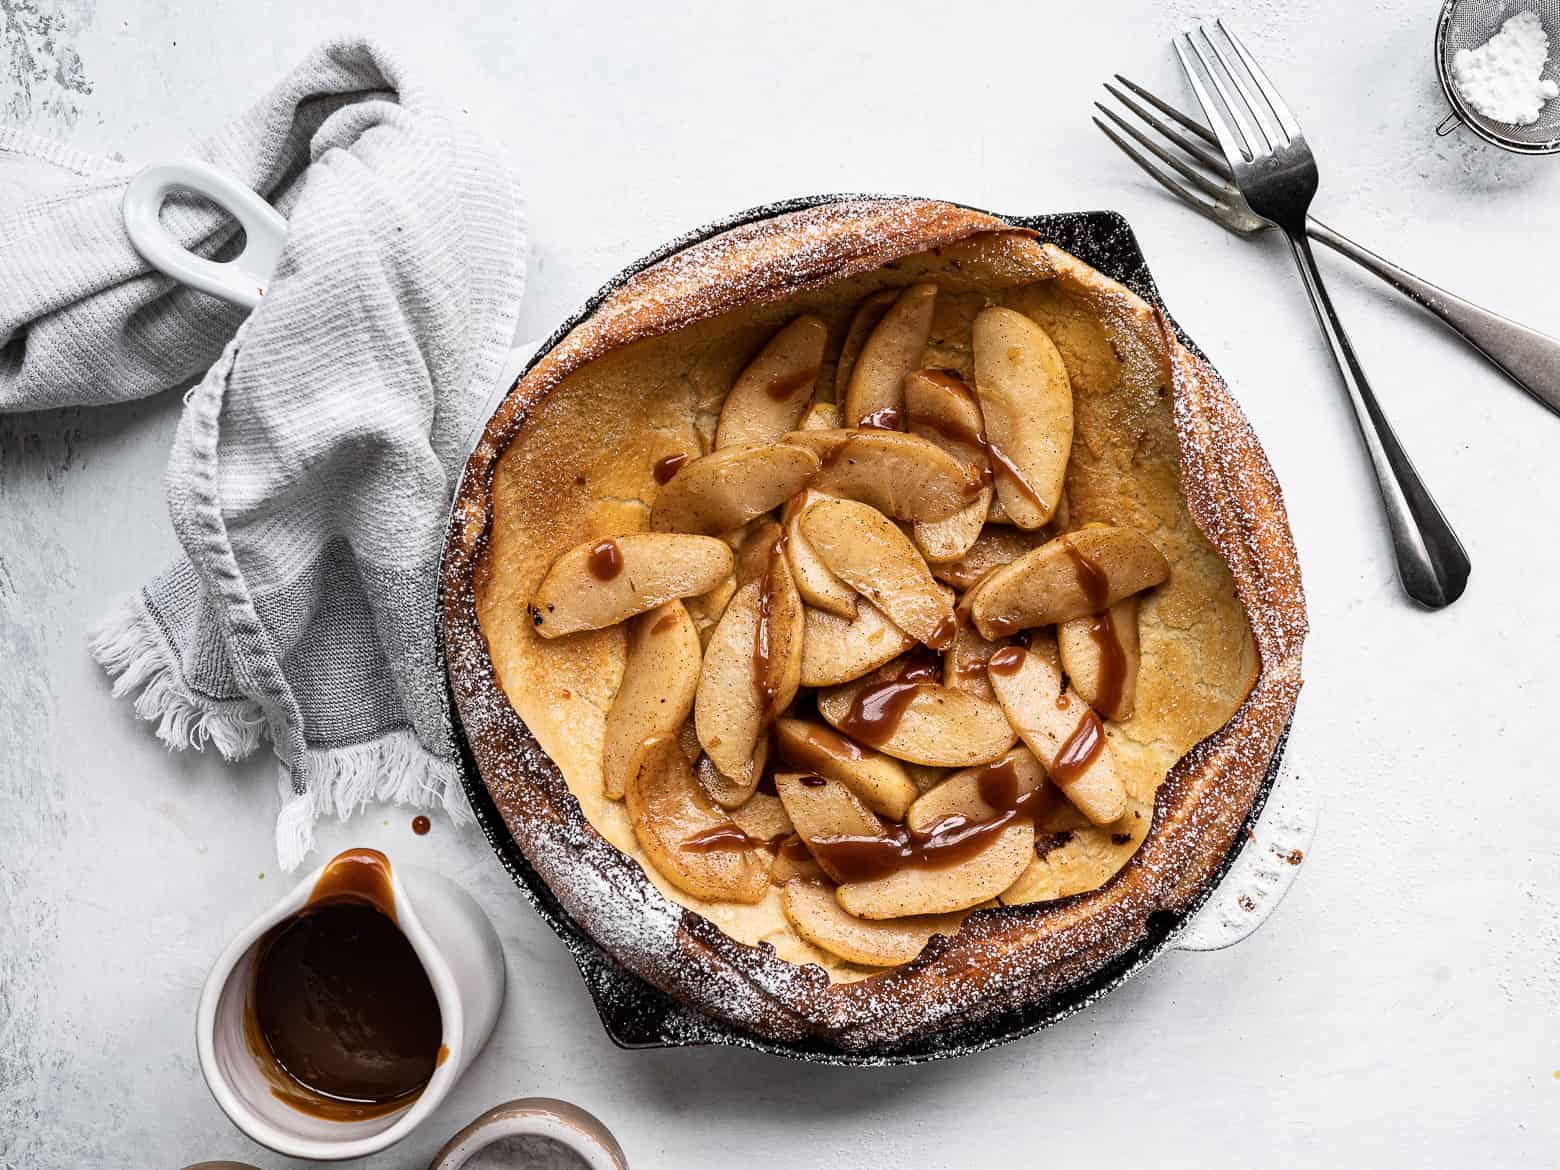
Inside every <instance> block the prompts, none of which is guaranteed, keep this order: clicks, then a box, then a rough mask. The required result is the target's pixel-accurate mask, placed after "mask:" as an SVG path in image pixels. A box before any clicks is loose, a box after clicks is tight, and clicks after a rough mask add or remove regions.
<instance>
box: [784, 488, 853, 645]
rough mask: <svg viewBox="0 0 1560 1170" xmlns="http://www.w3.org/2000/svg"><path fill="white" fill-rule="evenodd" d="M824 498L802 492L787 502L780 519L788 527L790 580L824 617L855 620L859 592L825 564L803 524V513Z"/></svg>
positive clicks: (803, 598)
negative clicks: (794, 582) (829, 615)
mask: <svg viewBox="0 0 1560 1170" xmlns="http://www.w3.org/2000/svg"><path fill="white" fill-rule="evenodd" d="M823 498H824V497H823V496H821V495H820V494H819V493H817V492H814V491H803V492H800V493H798V494H797V495H794V496H792V497H791V498H790V499H789V500H788V501H786V505H785V511H784V512H783V513H782V515H781V519H782V521H783V523H784V524H785V539H786V545H785V555H786V556H787V557H788V558H790V561H791V576H792V577H794V578H795V579H796V589H797V592H798V593H800V594H801V595H802V600H803V601H805V602H806V603H807V604H808V605H813V606H817V607H818V608H819V609H821V610H823V611H824V612H825V613H832V614H834V615H835V616H836V617H842V618H847V619H849V618H853V617H855V616H856V591H855V590H854V589H852V588H851V587H850V586H849V585H847V584H845V582H843V581H841V580H840V579H839V578H838V577H837V576H835V574H834V571H833V570H832V569H830V568H829V566H828V565H826V564H824V563H823V559H822V558H821V557H819V556H818V553H817V550H815V549H814V548H813V546H812V542H811V541H809V540H808V539H807V534H806V533H804V532H803V531H802V526H801V523H800V522H801V518H802V513H803V512H805V511H806V510H807V509H808V507H809V506H811V505H812V504H815V503H817V502H818V501H819V500H821V499H823Z"/></svg>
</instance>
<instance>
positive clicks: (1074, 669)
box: [1056, 596, 1139, 722]
mask: <svg viewBox="0 0 1560 1170" xmlns="http://www.w3.org/2000/svg"><path fill="white" fill-rule="evenodd" d="M1056 642H1057V646H1058V647H1059V648H1060V650H1061V652H1062V669H1063V670H1065V671H1066V672H1067V678H1068V680H1069V681H1070V682H1071V683H1072V685H1073V686H1074V687H1075V688H1077V691H1078V693H1079V694H1080V695H1082V696H1083V699H1084V701H1085V702H1086V703H1088V704H1089V706H1091V707H1093V708H1094V709H1095V710H1096V711H1098V712H1099V713H1100V714H1101V715H1103V716H1105V718H1107V719H1114V720H1117V721H1118V722H1119V721H1120V720H1123V719H1130V718H1131V717H1132V709H1133V707H1134V705H1135V704H1136V702H1137V676H1138V660H1139V652H1138V599H1137V598H1136V597H1135V596H1134V597H1126V598H1123V599H1122V600H1120V601H1118V602H1116V604H1115V605H1113V606H1111V607H1110V608H1109V609H1108V610H1106V611H1105V612H1104V613H1103V614H1093V615H1091V616H1089V617H1076V618H1071V619H1069V620H1068V621H1065V622H1062V623H1061V624H1060V625H1059V626H1057V627H1056Z"/></svg>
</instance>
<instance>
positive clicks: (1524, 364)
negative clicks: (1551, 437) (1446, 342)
mask: <svg viewBox="0 0 1560 1170" xmlns="http://www.w3.org/2000/svg"><path fill="white" fill-rule="evenodd" d="M1306 231H1307V232H1308V234H1309V235H1310V236H1311V237H1312V238H1313V239H1315V240H1317V241H1318V242H1320V243H1323V244H1326V245H1327V246H1328V247H1329V248H1331V249H1332V250H1333V251H1335V252H1338V253H1340V254H1342V255H1344V256H1347V257H1348V258H1349V259H1350V260H1353V261H1354V262H1355V263H1356V264H1358V265H1359V266H1360V267H1362V268H1364V269H1366V270H1367V271H1369V272H1373V273H1375V274H1376V275H1377V276H1379V277H1381V279H1382V280H1384V281H1386V282H1387V283H1388V284H1390V285H1391V286H1392V287H1393V288H1395V289H1397V290H1398V292H1400V293H1402V294H1403V295H1404V296H1406V297H1407V298H1408V299H1409V300H1411V301H1413V302H1414V303H1415V304H1417V305H1419V306H1421V307H1422V308H1424V309H1425V310H1426V311H1428V312H1430V313H1433V314H1434V315H1435V316H1437V317H1439V318H1440V319H1441V320H1442V321H1443V322H1445V323H1446V324H1447V325H1448V326H1450V327H1451V328H1452V329H1453V330H1454V331H1455V332H1456V333H1457V334H1458V335H1459V336H1461V337H1462V339H1463V340H1464V341H1466V342H1467V343H1468V344H1469V345H1471V346H1473V348H1474V349H1476V350H1478V351H1479V352H1480V353H1482V354H1483V355H1484V356H1485V357H1487V358H1488V359H1489V360H1490V361H1491V362H1493V363H1494V364H1495V366H1496V368H1497V369H1499V370H1500V371H1501V372H1502V373H1503V374H1505V375H1506V376H1507V377H1508V378H1510V379H1511V380H1512V381H1513V382H1515V383H1516V384H1517V385H1518V386H1520V387H1522V389H1524V390H1526V391H1527V392H1528V393H1529V394H1531V395H1532V396H1533V397H1534V398H1536V399H1538V401H1539V402H1541V403H1543V404H1544V405H1545V406H1547V407H1548V408H1549V409H1550V410H1552V411H1554V412H1555V413H1556V414H1560V339H1556V338H1553V337H1550V336H1549V335H1548V334H1544V333H1540V332H1539V331H1538V330H1536V329H1529V328H1528V327H1527V326H1526V325H1521V324H1518V323H1517V322H1516V321H1513V320H1511V319H1510V318H1509V317H1502V316H1501V315H1500V314H1499V313H1492V312H1490V311H1489V310H1488V309H1484V308H1480V307H1479V306H1478V305H1476V304H1474V303H1473V302H1472V301H1465V300H1463V298H1462V297H1460V296H1457V295H1455V294H1454V293H1449V292H1447V291H1446V290H1445V289H1444V288H1441V287H1440V286H1439V285H1434V284H1431V283H1430V282H1429V281H1428V280H1424V279H1422V278H1420V277H1418V276H1415V275H1414V274H1413V273H1412V272H1409V271H1408V270H1407V269H1405V268H1399V267H1398V266H1397V265H1396V264H1394V263H1392V262H1391V261H1390V260H1387V259H1384V258H1383V257H1381V256H1378V255H1376V253H1374V252H1372V251H1371V250H1370V249H1369V248H1364V247H1361V246H1360V245H1359V244H1356V243H1355V242H1354V241H1353V240H1351V239H1349V238H1348V237H1347V236H1343V235H1340V234H1339V233H1337V232H1335V231H1333V229H1332V228H1330V227H1328V226H1327V225H1326V224H1324V223H1321V222H1319V221H1318V220H1316V219H1312V220H1311V221H1310V222H1309V223H1308V224H1307V225H1306Z"/></svg>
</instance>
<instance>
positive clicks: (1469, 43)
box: [1435, 0, 1560, 154]
mask: <svg viewBox="0 0 1560 1170" xmlns="http://www.w3.org/2000/svg"><path fill="white" fill-rule="evenodd" d="M1522 11H1531V12H1536V13H1537V14H1538V19H1539V20H1540V21H1541V22H1542V23H1543V26H1544V31H1545V32H1546V33H1547V34H1549V43H1550V45H1551V46H1553V47H1556V48H1560V0H1446V4H1445V5H1444V6H1443V7H1442V9H1441V19H1440V21H1438V22H1437V24H1436V28H1435V71H1436V74H1437V76H1439V77H1440V79H1441V88H1442V89H1443V90H1444V91H1445V92H1446V100H1447V101H1448V102H1450V103H1451V106H1452V112H1451V113H1450V114H1448V115H1447V117H1446V119H1445V120H1444V121H1443V122H1442V123H1441V124H1440V125H1439V126H1437V127H1436V128H1435V132H1436V133H1437V134H1443V135H1444V134H1450V133H1451V132H1452V131H1453V130H1455V129H1456V128H1457V126H1458V123H1461V124H1463V125H1465V126H1467V127H1468V129H1470V130H1472V131H1473V132H1474V133H1475V134H1477V135H1478V136H1479V137H1480V138H1482V139H1484V140H1485V141H1486V142H1493V143H1494V144H1495V145H1496V146H1502V147H1505V148H1506V149H1507V150H1514V151H1516V152H1517V153H1519V154H1553V153H1554V152H1555V151H1557V150H1560V98H1555V99H1552V100H1551V101H1549V102H1547V103H1546V104H1545V105H1544V107H1543V109H1541V110H1540V111H1539V114H1538V121H1536V122H1534V123H1533V124H1532V125H1531V126H1513V125H1511V124H1510V123H1507V122H1496V121H1494V120H1493V119H1490V118H1486V117H1484V115H1482V114H1479V113H1476V112H1475V111H1474V109H1473V108H1472V107H1471V106H1469V105H1468V103H1467V102H1465V101H1464V100H1463V97H1462V95H1461V94H1460V93H1458V92H1457V86H1456V85H1455V84H1454V83H1453V81H1452V56H1453V54H1455V53H1456V52H1457V51H1458V50H1459V49H1476V48H1478V47H1479V46H1480V45H1482V44H1484V42H1485V41H1487V40H1489V39H1490V38H1491V37H1493V36H1494V35H1495V34H1496V33H1498V32H1499V31H1500V26H1501V25H1502V24H1504V23H1505V22H1506V21H1507V20H1508V19H1509V18H1510V17H1513V16H1515V15H1516V14H1517V13H1519V12H1522ZM1544 76H1546V77H1551V78H1557V79H1560V68H1557V67H1556V66H1555V65H1553V64H1551V65H1546V66H1545V68H1544Z"/></svg>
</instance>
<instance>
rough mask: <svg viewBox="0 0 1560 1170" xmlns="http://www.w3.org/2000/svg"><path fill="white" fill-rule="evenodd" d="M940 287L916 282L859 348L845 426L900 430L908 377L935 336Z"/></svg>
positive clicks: (847, 391)
mask: <svg viewBox="0 0 1560 1170" xmlns="http://www.w3.org/2000/svg"><path fill="white" fill-rule="evenodd" d="M936 306H937V286H936V285H935V284H932V283H931V282H930V281H921V282H920V283H919V284H912V285H911V286H910V287H909V288H907V289H905V291H904V292H902V293H901V294H900V295H899V299H898V300H897V301H895V302H894V303H893V305H892V306H891V307H890V308H889V310H888V312H886V313H884V314H883V319H882V320H881V321H879V322H878V323H877V326H876V328H874V329H873V330H872V333H871V335H870V336H868V338H867V340H866V344H864V345H863V346H862V347H861V356H860V357H858V358H857V359H856V363H855V365H854V366H853V367H852V368H851V371H850V381H849V382H848V383H846V386H845V402H844V410H843V411H842V416H843V418H844V420H845V425H846V426H852V427H859V426H864V425H865V426H880V427H883V428H885V429H888V430H895V429H897V428H898V427H899V425H900V422H901V420H902V419H903V418H904V409H905V398H904V381H905V375H906V374H908V373H910V371H911V370H913V369H915V368H916V367H917V366H919V365H920V364H921V353H922V351H923V350H925V349H926V339H927V338H928V337H929V336H930V335H931V332H932V311H933V310H934V309H935V308H936Z"/></svg>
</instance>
